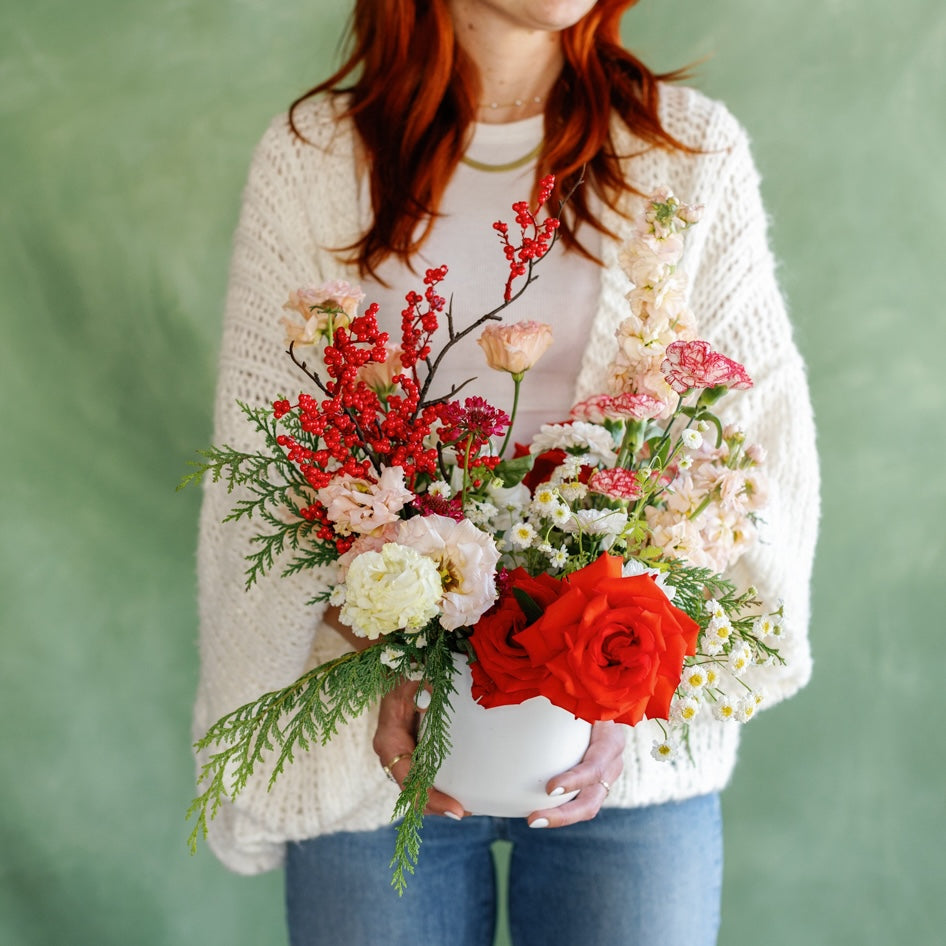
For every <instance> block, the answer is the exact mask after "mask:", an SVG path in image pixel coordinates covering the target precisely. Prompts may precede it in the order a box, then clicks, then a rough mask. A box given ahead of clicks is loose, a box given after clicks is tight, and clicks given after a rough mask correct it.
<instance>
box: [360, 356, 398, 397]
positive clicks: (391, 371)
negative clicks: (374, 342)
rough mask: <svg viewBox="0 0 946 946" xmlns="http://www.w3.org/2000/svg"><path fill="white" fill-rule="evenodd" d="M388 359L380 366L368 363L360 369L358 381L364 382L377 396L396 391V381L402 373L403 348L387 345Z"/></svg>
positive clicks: (373, 362)
mask: <svg viewBox="0 0 946 946" xmlns="http://www.w3.org/2000/svg"><path fill="white" fill-rule="evenodd" d="M385 350H386V351H387V353H388V356H387V358H386V359H385V360H384V361H383V362H381V363H380V364H379V363H378V362H376V361H369V362H366V363H365V364H364V365H362V366H361V367H360V368H359V369H358V380H359V381H364V382H365V384H367V385H368V387H369V388H371V390H372V391H374V392H375V393H376V394H380V395H386V394H390V393H391V391H392V390H393V389H394V379H395V377H396V376H397V375H399V374H400V373H401V370H402V367H403V366H402V365H401V346H400V345H386V346H385Z"/></svg>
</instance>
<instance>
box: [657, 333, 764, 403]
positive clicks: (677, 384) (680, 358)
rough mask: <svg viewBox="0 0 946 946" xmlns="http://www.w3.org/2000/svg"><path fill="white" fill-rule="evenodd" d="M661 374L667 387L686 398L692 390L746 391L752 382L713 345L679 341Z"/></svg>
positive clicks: (665, 361) (699, 341)
mask: <svg viewBox="0 0 946 946" xmlns="http://www.w3.org/2000/svg"><path fill="white" fill-rule="evenodd" d="M661 370H662V371H663V373H664V377H665V378H666V379H667V383H668V384H669V385H670V387H672V388H673V389H674V391H676V392H677V394H683V393H684V392H686V391H688V390H689V389H690V388H715V387H727V388H736V389H738V390H744V389H746V388H751V387H752V379H751V378H750V377H749V375H748V374H747V373H746V369H745V368H743V366H742V365H741V364H739V362H737V361H733V360H732V359H731V358H727V357H726V356H725V355H721V354H720V353H719V352H717V351H713V349H712V348H711V347H710V344H709V342H704V341H701V340H696V341H689V342H685V341H678V342H673V343H672V344H671V345H668V346H667V356H666V358H664V361H663V364H662V365H661Z"/></svg>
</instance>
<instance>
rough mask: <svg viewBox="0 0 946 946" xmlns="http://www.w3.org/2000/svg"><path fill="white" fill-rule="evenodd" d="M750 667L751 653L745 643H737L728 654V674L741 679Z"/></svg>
mask: <svg viewBox="0 0 946 946" xmlns="http://www.w3.org/2000/svg"><path fill="white" fill-rule="evenodd" d="M751 665H752V651H751V650H750V649H749V645H748V644H747V643H746V642H745V641H737V642H736V643H735V644H734V645H733V648H732V650H731V651H730V652H729V672H730V673H731V674H732V675H733V676H734V677H741V676H742V675H743V674H744V673H745V672H746V671H747V670H748V669H749V667H750V666H751Z"/></svg>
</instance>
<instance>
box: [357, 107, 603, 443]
mask: <svg viewBox="0 0 946 946" xmlns="http://www.w3.org/2000/svg"><path fill="white" fill-rule="evenodd" d="M542 131H543V116H541V115H537V116H535V117H534V118H527V119H525V120H523V121H518V122H511V123H507V124H501V125H496V124H477V125H475V126H474V127H473V137H472V139H471V142H470V146H469V148H468V149H467V152H466V153H467V156H468V157H470V158H471V159H474V160H476V161H481V162H485V163H488V164H505V163H508V162H511V161H514V160H516V159H517V158H521V157H522V156H523V155H526V154H528V153H529V151H530V150H532V149H533V148H535V146H536V145H537V144H538V143H539V141H540V140H541V137H542ZM534 179H535V161H530V162H529V163H528V164H527V165H525V166H524V167H521V168H517V169H515V170H512V171H503V172H497V171H482V170H478V169H476V168H473V167H470V166H468V165H466V164H463V163H461V164H460V165H459V166H458V167H457V169H456V172H455V173H454V175H453V178H452V179H451V181H450V184H449V185H448V187H447V190H446V193H445V194H444V198H443V201H442V205H441V208H440V211H441V216H439V217H438V218H437V219H436V220H435V221H434V225H433V229H432V231H431V234H430V236H429V237H428V239H427V242H426V243H425V244H424V246H423V248H422V250H421V252H420V253H419V254H418V256H419V258H418V261H417V270H418V271H417V273H416V274H415V273H412V272H411V271H410V270H409V269H408V268H407V267H406V266H404V265H403V264H402V263H401V262H400V260H397V259H394V258H388V259H387V260H385V261H384V263H383V264H382V265H381V266H380V267H379V269H378V275H379V276H380V277H381V278H382V279H384V281H385V282H387V283H388V284H389V286H388V287H385V286H383V285H381V284H380V283H378V282H376V281H374V280H371V279H367V278H366V279H365V280H363V282H362V288H363V289H364V291H365V292H366V294H367V297H366V299H365V303H366V304H367V303H370V302H377V303H379V305H380V306H381V310H380V312H379V315H378V318H379V322H380V324H381V327H382V328H383V329H384V330H385V331H387V332H389V333H390V335H391V341H392V342H398V341H399V340H400V331H401V311H402V309H403V308H404V305H405V303H404V296H405V295H406V294H407V292H408V291H410V290H411V289H414V290H416V291H418V292H422V291H423V288H424V287H423V285H422V280H423V272H424V270H425V269H427V268H430V267H436V266H441V265H443V264H446V265H447V267H448V268H449V273H448V275H447V278H446V279H445V280H444V281H443V282H442V283H441V284H440V292H441V295H443V296H445V297H446V298H447V299H448V300H449V299H450V297H451V295H452V297H453V316H454V322H455V324H456V326H457V327H458V328H463V327H465V326H467V325H469V324H470V323H471V322H473V321H475V320H476V319H477V318H478V317H479V316H480V315H482V314H484V313H486V312H488V311H490V310H491V309H494V308H495V307H496V306H497V305H498V304H499V303H501V302H502V298H503V290H504V287H505V285H506V278H507V275H508V264H507V262H506V258H505V256H504V255H503V250H502V243H501V240H500V238H499V235H498V234H497V233H496V232H495V231H494V230H493V223H494V221H496V220H504V221H505V222H506V223H508V224H509V228H510V240H511V241H512V242H513V243H516V242H518V241H517V239H516V238H517V237H518V234H519V228H518V225H517V224H516V222H515V219H514V218H515V214H514V213H513V211H512V209H511V208H512V204H513V203H515V202H516V201H520V200H529V199H530V195H531V192H532V186H533V181H534ZM556 209H557V208H553V207H550V208H544V209H543V211H542V212H541V213H540V214H539V218H540V219H542V218H543V217H545V216H546V215H548V214H549V213H551V212H554V211H555V210H556ZM582 237H583V239H584V240H585V242H586V245H587V246H588V249H589V250H590V251H591V252H592V253H595V254H597V253H598V251H599V248H600V238H599V236H598V234H597V233H592V232H591V230H590V228H586V229H585V231H584V232H583V233H582ZM536 272H537V274H538V279H537V280H536V281H535V283H534V284H533V285H532V286H530V287H529V288H528V289H527V290H526V292H525V293H524V295H523V296H522V297H521V298H520V299H518V300H516V301H515V302H514V303H513V304H512V305H511V306H510V307H509V308H508V309H506V310H505V311H504V313H503V322H504V323H505V324H508V323H511V322H518V321H522V320H526V319H535V320H537V321H540V322H546V323H548V324H549V325H551V326H552V334H553V336H554V339H555V341H554V343H553V344H552V346H551V348H549V350H548V351H547V352H546V353H545V354H544V355H543V356H542V358H541V360H540V361H539V362H538V363H537V364H536V366H535V367H534V368H533V369H532V370H531V371H530V372H529V373H528V374H527V375H526V377H525V379H524V381H523V383H522V387H521V390H520V396H519V408H518V411H517V415H516V422H515V425H514V431H513V437H514V439H515V440H517V441H518V442H520V443H528V442H529V440H530V439H531V437H532V435H533V434H534V433H535V432H536V431H537V430H538V429H539V427H540V426H541V425H542V424H544V423H555V422H557V421H561V420H564V419H566V418H567V416H568V411H569V409H570V408H571V406H572V398H573V393H574V383H575V378H576V377H577V375H578V369H579V365H580V361H581V355H582V352H583V351H584V350H585V347H586V343H587V338H588V331H589V328H590V326H591V322H592V318H593V316H594V313H595V311H596V310H597V307H598V297H599V294H600V282H601V276H600V274H601V269H600V267H599V266H598V265H597V264H595V263H593V262H591V261H590V260H588V259H586V258H585V257H583V256H581V255H580V254H577V253H567V252H565V250H564V247H563V245H562V244H561V243H557V244H556V245H555V246H554V247H553V248H552V251H551V253H550V255H549V256H548V257H547V258H546V259H545V260H543V261H542V262H541V263H540V264H539V265H538V267H537V269H536ZM519 284H521V280H520V281H519ZM445 322H446V320H445V319H442V320H441V323H442V324H441V330H440V331H439V332H438V336H440V342H439V343H438V340H437V338H435V345H434V347H435V351H437V350H439V348H440V345H441V344H442V340H443V339H444V338H446V328H445ZM479 334H480V330H479V329H478V330H476V331H475V332H473V333H471V334H470V335H469V336H467V337H466V338H465V339H463V341H461V342H460V343H458V345H457V346H456V347H455V348H454V349H453V350H452V351H451V352H450V353H449V354H448V356H447V357H446V358H445V359H444V362H443V366H442V367H441V369H439V370H438V373H437V378H436V380H435V382H434V388H433V389H432V391H431V393H432V395H434V396H437V395H438V394H443V393H445V392H446V391H448V390H449V388H450V385H451V384H457V383H460V382H462V381H465V380H466V379H467V378H475V380H474V381H473V382H472V383H470V384H468V385H466V387H464V388H463V390H462V391H461V392H460V393H459V394H458V397H459V398H460V399H461V400H462V399H463V398H465V397H469V396H471V395H478V396H480V397H483V398H485V399H486V400H487V401H489V402H490V403H491V404H492V405H493V406H494V407H498V408H501V409H502V410H505V411H506V412H507V413H510V412H511V410H512V398H513V382H512V379H511V377H510V376H509V375H508V374H505V373H500V372H496V371H494V370H492V369H490V368H489V367H488V366H487V364H486V360H485V358H484V357H483V352H482V349H481V348H480V346H479V345H478V344H477V343H476V339H477V337H478V336H479Z"/></svg>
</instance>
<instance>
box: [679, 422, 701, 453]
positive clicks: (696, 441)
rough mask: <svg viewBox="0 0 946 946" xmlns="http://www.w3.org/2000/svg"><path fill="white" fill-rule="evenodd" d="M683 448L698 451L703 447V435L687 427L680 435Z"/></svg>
mask: <svg viewBox="0 0 946 946" xmlns="http://www.w3.org/2000/svg"><path fill="white" fill-rule="evenodd" d="M680 439H681V440H682V441H683V446H684V447H686V448H687V449H688V450H699V448H700V447H702V446H703V435H702V434H701V433H700V432H699V431H698V430H694V429H693V428H692V427H688V428H687V429H686V430H684V431H683V432H682V433H681V434H680Z"/></svg>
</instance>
